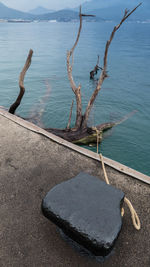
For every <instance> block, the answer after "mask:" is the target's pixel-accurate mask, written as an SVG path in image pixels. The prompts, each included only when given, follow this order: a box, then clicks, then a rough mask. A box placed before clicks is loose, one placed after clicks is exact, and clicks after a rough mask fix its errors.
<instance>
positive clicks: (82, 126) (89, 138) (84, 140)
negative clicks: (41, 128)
mask: <svg viewBox="0 0 150 267" xmlns="http://www.w3.org/2000/svg"><path fill="white" fill-rule="evenodd" d="M140 5H141V3H140V4H139V5H138V6H136V7H135V8H134V9H133V10H132V11H131V12H129V11H128V10H127V9H126V10H125V12H124V16H123V18H122V19H121V21H120V23H119V24H118V25H116V26H115V27H114V29H113V31H112V33H111V35H110V38H109V40H108V41H107V43H106V46H105V52H104V58H103V66H102V69H101V73H100V76H99V79H98V82H97V85H96V88H95V90H94V92H93V94H92V96H91V98H90V99H89V102H88V104H87V107H86V109H85V112H84V114H83V112H82V97H81V85H80V84H79V85H76V83H75V81H74V79H73V75H72V69H73V54H74V50H75V48H76V46H77V44H78V41H79V38H80V34H81V30H82V20H83V17H84V16H92V15H84V14H82V13H81V7H80V13H79V18H80V24H79V30H78V34H77V38H76V41H75V43H74V45H73V47H72V49H71V50H70V51H68V53H67V73H68V79H69V81H70V86H71V88H72V91H73V93H74V95H75V99H76V120H75V125H74V127H73V128H70V121H71V114H72V107H71V111H70V116H69V122H68V127H66V129H55V128H48V129H47V128H46V129H45V130H46V131H48V132H50V133H53V134H55V135H57V136H59V137H62V138H63V139H65V140H68V141H70V142H73V143H78V144H89V143H94V142H96V141H97V132H99V138H100V140H101V139H102V133H103V132H104V131H105V130H107V129H110V128H112V127H113V126H115V125H117V124H118V123H121V122H122V121H123V120H125V119H127V117H129V116H130V115H131V114H129V116H126V117H125V118H124V119H123V120H121V121H120V122H116V123H113V122H108V123H103V124H100V125H96V127H88V118H89V115H90V112H91V109H92V107H93V104H94V102H95V99H96V97H97V95H98V93H99V91H100V90H101V88H102V84H103V82H104V80H105V79H106V78H107V77H108V75H107V57H108V50H109V47H110V44H111V42H112V40H113V38H114V35H115V33H116V31H117V30H118V29H119V28H120V26H121V25H122V24H123V22H124V21H125V20H126V19H127V18H128V17H129V16H130V15H131V14H132V13H133V12H134V11H135V10H136V9H137V8H138V7H139V6H140ZM32 53H33V51H32V50H30V52H29V55H28V58H27V61H26V64H25V66H24V68H23V70H22V72H21V74H20V79H19V86H20V94H19V96H18V98H17V100H16V102H15V103H14V104H13V105H12V106H11V107H10V109H9V112H11V113H13V114H14V112H15V110H16V108H17V107H18V105H19V104H20V102H21V99H22V97H23V94H24V91H25V88H24V85H23V81H24V76H25V73H26V71H27V69H28V68H29V66H30V64H31V57H32ZM97 65H98V64H97ZM132 114H133V112H132Z"/></svg>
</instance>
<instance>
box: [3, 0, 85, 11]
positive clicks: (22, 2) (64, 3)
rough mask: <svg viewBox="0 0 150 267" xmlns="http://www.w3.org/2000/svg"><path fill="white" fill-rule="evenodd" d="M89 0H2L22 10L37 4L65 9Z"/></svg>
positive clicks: (5, 3) (7, 4) (9, 5)
mask: <svg viewBox="0 0 150 267" xmlns="http://www.w3.org/2000/svg"><path fill="white" fill-rule="evenodd" d="M85 1H87V0H55V1H54V0H0V2H2V3H3V4H4V5H6V6H8V7H11V8H14V9H18V10H21V11H28V10H30V9H33V8H35V7H37V6H43V7H46V8H48V9H55V10H57V9H63V8H66V7H71V8H73V7H77V6H79V5H80V4H82V3H84V2H85Z"/></svg>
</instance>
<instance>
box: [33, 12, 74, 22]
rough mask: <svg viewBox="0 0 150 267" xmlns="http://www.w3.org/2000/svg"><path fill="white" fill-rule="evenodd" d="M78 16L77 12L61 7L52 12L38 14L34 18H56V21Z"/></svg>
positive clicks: (72, 18) (68, 19)
mask: <svg viewBox="0 0 150 267" xmlns="http://www.w3.org/2000/svg"><path fill="white" fill-rule="evenodd" d="M78 18H79V15H78V12H75V11H72V10H68V9H63V10H60V11H56V12H53V13H47V14H43V15H39V16H37V17H36V19H38V20H57V21H70V20H74V19H78Z"/></svg>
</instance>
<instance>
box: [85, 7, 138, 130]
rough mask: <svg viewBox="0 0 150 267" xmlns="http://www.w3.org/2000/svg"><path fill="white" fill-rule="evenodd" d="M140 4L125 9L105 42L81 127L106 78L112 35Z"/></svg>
mask: <svg viewBox="0 0 150 267" xmlns="http://www.w3.org/2000/svg"><path fill="white" fill-rule="evenodd" d="M141 4H142V3H140V4H139V5H138V6H136V7H135V8H134V9H133V10H132V11H131V12H129V11H128V10H127V9H126V10H125V12H124V16H123V18H122V20H121V21H120V23H119V24H118V25H116V26H115V27H114V29H113V31H112V33H111V35H110V39H109V40H108V41H107V43H106V46H105V53H104V63H103V70H102V72H101V74H100V77H99V80H98V83H97V86H96V88H95V91H94V92H93V95H92V96H91V99H90V100H89V102H88V105H87V108H86V111H85V114H84V118H83V127H86V126H87V120H88V117H89V114H90V111H91V108H92V106H93V103H94V101H95V99H96V97H97V95H98V93H99V91H100V90H101V86H102V84H103V82H104V80H105V79H106V78H107V77H108V76H107V56H108V50H109V46H110V44H111V42H112V40H113V38H114V35H115V33H116V31H117V30H118V29H119V28H120V26H121V25H122V23H123V22H124V21H125V20H126V19H127V18H128V17H129V16H130V15H131V14H132V13H133V12H134V11H135V10H136V9H137V8H138V7H139V6H140V5H141Z"/></svg>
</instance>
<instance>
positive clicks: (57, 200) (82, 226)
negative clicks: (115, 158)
mask: <svg viewBox="0 0 150 267" xmlns="http://www.w3.org/2000/svg"><path fill="white" fill-rule="evenodd" d="M123 202H124V193H123V192H122V191H121V190H119V189H117V188H115V187H113V186H111V185H107V184H106V183H105V182H103V181H101V180H100V179H99V178H97V177H95V176H92V175H89V174H87V173H80V174H78V175H77V176H76V177H74V178H72V179H70V180H68V181H66V182H63V183H61V184H58V185H56V186H55V187H53V188H52V189H51V190H50V191H49V192H48V194H47V195H46V197H45V198H44V199H43V201H42V211H43V214H44V215H45V217H47V218H48V219H49V220H51V221H52V222H53V223H55V224H56V225H57V226H58V227H59V228H61V230H62V231H63V232H64V233H65V234H66V235H67V236H69V237H70V238H71V239H73V240H74V241H76V242H77V243H78V244H80V245H82V246H83V247H85V248H86V249H88V250H89V251H90V252H92V253H93V254H94V255H96V256H107V255H108V254H109V253H110V251H111V250H112V248H113V246H114V243H115V241H116V239H117V238H118V235H119V233H120V230H121V226H122V216H121V207H122V204H123Z"/></svg>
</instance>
